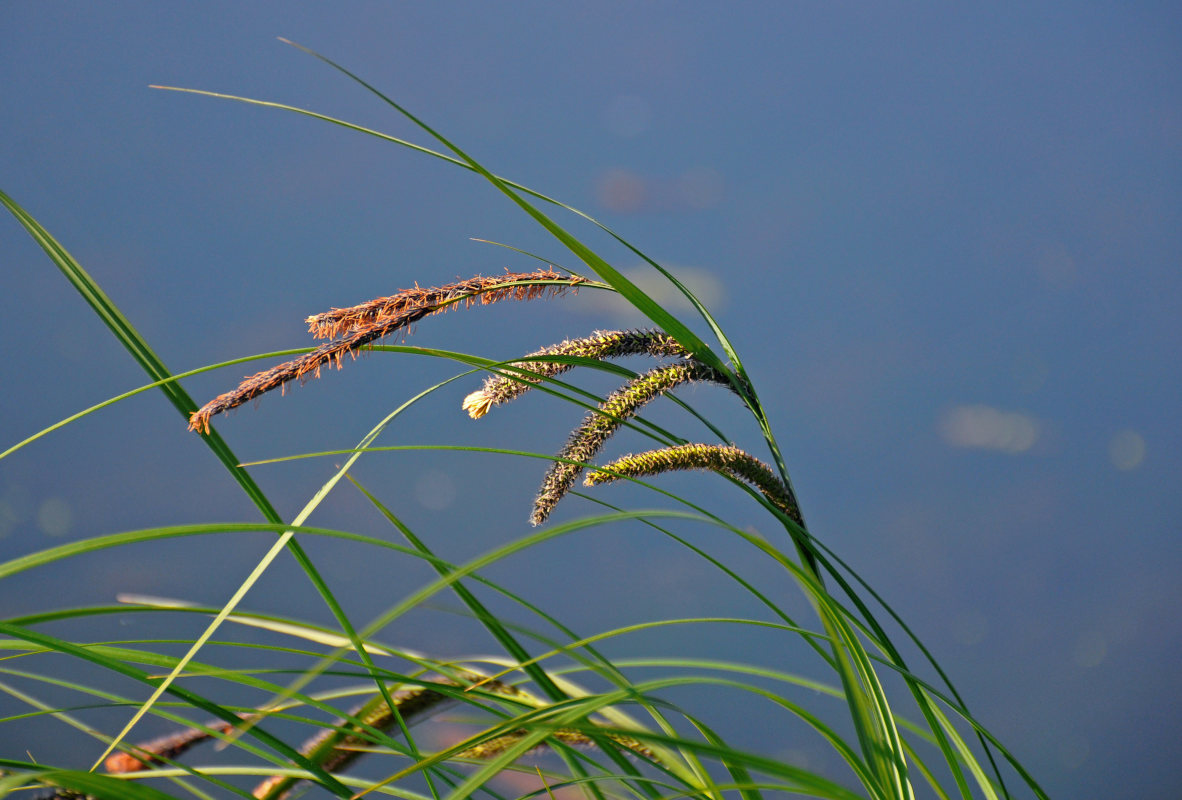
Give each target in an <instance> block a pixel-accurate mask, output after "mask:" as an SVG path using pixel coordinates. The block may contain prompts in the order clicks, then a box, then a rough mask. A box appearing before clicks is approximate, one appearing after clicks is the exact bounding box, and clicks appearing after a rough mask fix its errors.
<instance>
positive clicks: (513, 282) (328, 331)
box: [305, 268, 587, 339]
mask: <svg viewBox="0 0 1182 800" xmlns="http://www.w3.org/2000/svg"><path fill="white" fill-rule="evenodd" d="M539 281H545V283H539ZM586 282H587V279H586V278H580V277H577V276H573V275H563V274H561V273H558V272H555V271H554V270H553V269H549V268H547V269H539V270H535V271H534V272H510V273H507V274H505V275H499V276H497V277H493V278H485V277H484V276H482V275H477V276H476V277H475V278H469V279H468V280H465V281H458V282H456V283H449V284H447V285H446V286H439V287H432V288H430V289H422V288H420V287H419V286H418V285H416V286H415V288H413V289H403V290H402V291H400V292H399V293H398V294H394V295H390V296H389V297H379V298H377V299H375V300H370V301H369V302H368V303H362V304H361V305H357V306H350V307H348V308H334V309H333V310H332V311H325V312H324V313H323V314H313V315H312V316H310V317H308V318H307V319H306V320H305V322H307V323H308V331H309V332H310V333H311V334H312V335H313V336H315V337H316V338H317V339H331V338H334V337H337V336H340V335H341V334H342V333H346V332H349V331H353V330H357V329H359V328H364V327H367V326H369V325H372V324H381V323H383V322H384V321H385V320H397V319H401V318H402V317H403V316H404V315H405V314H406V313H407V312H408V311H411V310H413V309H421V310H425V311H426V313H425V314H423V315H422V316H426V315H427V314H436V313H440V312H443V311H448V310H450V309H452V308H456V307H459V306H460V305H461V304H462V305H463V306H464V307H467V306H470V305H473V304H474V303H480V304H481V305H487V304H488V303H497V302H500V301H501V300H534V299H537V298H539V297H553V296H554V295H556V294H560V293H562V292H564V291H566V290H567V289H568V288H571V287H575V286H578V285H579V284H580V283H586Z"/></svg>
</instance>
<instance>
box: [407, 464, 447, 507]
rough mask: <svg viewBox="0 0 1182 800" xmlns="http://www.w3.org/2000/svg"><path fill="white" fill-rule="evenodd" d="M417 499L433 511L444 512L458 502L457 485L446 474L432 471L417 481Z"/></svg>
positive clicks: (425, 473)
mask: <svg viewBox="0 0 1182 800" xmlns="http://www.w3.org/2000/svg"><path fill="white" fill-rule="evenodd" d="M415 499H416V500H418V501H419V505H421V506H422V507H423V508H427V509H430V510H431V511H442V510H443V509H445V508H448V507H449V506H451V504H452V503H454V502H455V500H456V484H455V481H453V480H452V479H451V476H450V475H448V474H447V473H446V472H440V471H439V470H437V469H432V470H428V471H426V472H424V473H423V474H422V475H420V476H419V479H418V480H417V481H415Z"/></svg>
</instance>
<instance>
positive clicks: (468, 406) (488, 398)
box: [464, 330, 688, 419]
mask: <svg viewBox="0 0 1182 800" xmlns="http://www.w3.org/2000/svg"><path fill="white" fill-rule="evenodd" d="M635 355H650V356H657V357H661V356H686V355H688V353H687V352H686V350H685V348H684V347H682V346H681V345H680V344H678V342H677V340H676V339H674V338H673V337H672V336H670V335H669V334H667V333H665V332H664V331H659V330H639V331H596V332H595V333H593V334H591V335H590V336H587V337H585V338H582V339H568V340H566V341H564V342H560V343H559V344H555V345H551V346H549V347H543V348H542V349H541V350H538V351H536V352H533V353H530V354H529V355H528V356H526V357H527V358H534V357H537V356H579V357H582V358H592V359H595V360H596V361H602V360H604V359H607V358H621V357H623V356H635ZM509 366H510V367H511V368H512V369H514V370H524V371H525V374H514V375H512V376H510V375H491V376H489V377H488V378H487V379H486V380H485V381H484V386H482V387H481V389H480V391H477V392H473V393H472V394H470V395H468V396H467V397H465V398H464V410H465V411H467V412H468V415H469V416H470V417H472V419H480V418H481V417H483V416H484V415H485V414H487V413H488V412H489V410H490V409H492V407H493V406H499V405H501V404H502V403H507V402H509V401H510V400H513V399H516V398H517V397H520V396H521V395H523V394H525V393H526V392H528V391H529V390H530V389H532V388H533V387H534V386H536V385H537V384H539V383H541V382H542V378H552V377H554V376H555V375H560V374H562V373H563V372H567V371H568V370H570V369H573V368H574V367H575V366H576V365H575V364H569V363H566V364H564V363H561V362H554V361H518V362H514V363H513V364H510V365H509Z"/></svg>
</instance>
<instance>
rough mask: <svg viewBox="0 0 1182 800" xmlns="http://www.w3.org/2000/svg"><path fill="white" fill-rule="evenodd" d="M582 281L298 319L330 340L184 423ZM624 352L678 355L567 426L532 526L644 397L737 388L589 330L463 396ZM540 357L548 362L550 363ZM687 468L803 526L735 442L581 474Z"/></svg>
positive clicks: (489, 399) (542, 276)
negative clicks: (459, 318)
mask: <svg viewBox="0 0 1182 800" xmlns="http://www.w3.org/2000/svg"><path fill="white" fill-rule="evenodd" d="M585 283H587V279H586V278H583V277H581V276H578V275H563V274H561V273H558V272H555V271H554V270H553V269H552V268H547V269H544V270H536V271H534V272H519V273H507V274H505V275H503V276H500V277H494V278H486V277H483V276H479V275H478V276H476V277H473V278H469V279H467V280H462V281H457V282H455V283H449V284H446V285H444V286H440V287H433V288H430V289H422V288H420V287H419V286H418V285H417V284H416V285H415V288H413V289H403V290H402V291H400V292H398V293H397V294H394V295H391V296H389V297H379V298H376V299H374V300H370V301H369V302H366V303H362V304H360V305H356V306H351V307H348V308H334V309H332V310H331V311H326V312H324V313H322V314H315V315H313V316H310V317H308V318H307V320H306V322H307V323H308V329H309V332H310V333H312V334H313V336H315V337H317V338H328V337H337V338H335V339H333V341H331V342H329V343H327V344H324V345H321V346H320V347H318V348H316V349H315V350H312V351H310V352H308V353H305V354H304V355H302V356H299V357H298V358H295V359H292V360H291V361H286V362H284V363H282V364H279V365H278V366H275V367H272V368H271V369H268V370H263V371H262V372H258V373H256V374H254V375H251V376H249V377H247V378H245V379H244V380H243V381H242V382H241V383H240V384H239V385H238V388H236V389H234V390H233V391H230V392H226V393H224V394H221V395H218V396H217V397H215V398H214V399H213V400H210V401H209V402H208V403H206V404H205V405H204V406H202V407H201V408H200V409H198V410H197V411H195V412H193V414H192V416H191V417H190V419H189V430H192V431H198V432H203V433H209V430H210V428H209V425H210V419H211V418H212V417H213V416H215V415H217V414H220V413H222V412H223V411H228V410H230V409H232V408H237V407H238V406H240V405H242V404H243V403H246V402H247V401H248V400H252V399H255V398H257V397H259V396H260V395H262V394H264V393H266V392H269V391H271V390H273V389H280V390H281V391H282V390H283V389H284V387H285V386H286V385H287V384H288V383H289V382H291V381H293V380H297V379H299V380H306V379H307V378H308V377H309V376H311V377H319V376H320V370H321V367H323V366H325V365H335V366H336V367H337V369H340V368H341V367H342V366H343V363H344V362H343V358H344V356H345V355H346V354H348V355H349V356H350V357H353V358H356V356H357V353H358V352H359V351H360V350H362V349H364V348H365V347H366V346H367V345H370V344H372V343H373V342H375V341H377V340H378V339H381V338H383V337H385V336H388V335H390V334H393V333H399V332H401V333H403V334H405V333H406V332H407V331H408V330H409V328H410V326H412V325H413V324H414V323H415V322H418V321H419V320H421V319H423V318H424V317H427V316H430V315H432V314H438V313H441V312H444V311H447V310H449V309H452V308H460V307H465V308H466V307H468V306H471V305H473V304H477V303H479V304H481V305H487V304H489V303H496V302H499V301H501V300H535V299H541V298H550V297H555V296H557V295H559V294H563V293H564V292H566V291H573V292H577V291H578V287H579V285H580V284H585ZM632 355H648V356H653V357H655V358H664V357H674V358H676V359H677V360H676V361H674V362H673V363H671V364H663V365H660V366H657V367H654V368H653V369H650V370H649V371H647V372H645V373H643V374H642V375H638V376H637V377H635V378H633V379H631V380H629V381H628V382H627V383H625V384H624V385H623V386H621V387H620V388H619V389H617V390H616V391H614V392H612V393H611V394H609V395H608V396H607V398H606V399H604V400H603V402H601V403H600V404H599V407H598V408H596V409H594V410H592V411H591V412H590V413H589V414H588V415H587V416H586V418H584V420H583V422H582V423H581V424H580V425H579V426H578V427H577V428H575V430H574V431H572V432H571V434H570V436H569V438H568V439H567V442H566V445H565V446H564V447H563V448H562V450H561V451H560V452H559V453H558V455H557V457H556V458H555V460H554V462H553V463H552V464H551V465H550V468H549V470H547V472H546V476H545V478H544V479H543V480H542V486H541V488H540V489H539V490H538V495H537V497H536V498H535V500H534V506H533V512H532V513H531V514H530V522H531V523H532V524H533V525H540V524H542V523H543V522H545V521H546V519H547V517H549V516H550V512H551V511H553V510H554V507H555V506H556V505H558V502H559V501H560V500H561V499H562V498H563V497H565V496H566V494H567V493H568V492H569V491H570V489H571V487H572V486H574V483H575V481H576V480H577V479H578V477H579V475H580V474H581V473H582V472H583V469H584V468H585V467H586V466H587V465H588V463H589V462H590V460H591V459H592V458H594V457H595V456H596V455H597V454H598V453H599V452H600V450H602V449H603V446H604V445H605V444H606V443H607V441H608V439H610V438H611V437H612V436H613V435H614V434H615V433H616V431H618V430H619V429H620V427H621V426H623V425H624V424H625V423H626V422H627V421H628V420H629V419H630V418H632V417H634V416H636V414H637V413H638V412H639V411H640V409H641V408H642V407H643V406H644V405H645V404H647V403H649V402H650V401H652V400H654V399H656V398H658V397H661V396H662V395H664V394H666V393H667V392H670V391H672V390H673V389H675V388H677V387H678V386H681V385H683V384H686V383H691V382H695V381H707V382H710V383H716V384H719V385H721V386H725V387H727V388H728V389H731V390H732V391H735V390H736V389H735V386H734V384H732V383H731V381H730V379H729V378H728V377H727V376H726V375H724V374H722V373H721V372H719V371H718V370H716V369H715V368H714V367H712V366H710V365H708V364H705V363H703V362H701V361H699V360H697V359H696V358H694V356H693V355H692V354H691V353H689V352H688V351H687V350H686V349H685V348H684V347H682V346H681V344H679V343H678V342H677V340H676V339H674V338H673V337H672V336H670V335H669V334H667V333H665V332H664V331H661V330H656V329H648V330H631V331H596V332H595V333H593V334H592V335H590V336H587V337H585V338H581V339H568V340H566V341H563V342H560V343H559V344H555V345H551V346H549V347H544V348H542V349H540V350H537V351H535V352H533V353H529V354H527V355H526V356H524V357H523V358H524V359H528V360H522V361H519V362H514V363H512V364H509V365H508V367H507V368H506V369H505V370H504V371H503V372H499V373H496V374H493V375H491V376H489V377H488V378H487V379H486V380H485V382H484V385H483V386H482V387H481V388H480V390H479V391H476V392H473V393H472V394H470V395H468V396H467V397H466V398H464V402H463V408H464V410H465V411H467V412H468V415H469V416H471V417H472V418H473V419H479V418H480V417H483V416H484V415H485V414H487V413H488V412H489V410H490V409H492V407H493V406H497V405H501V404H503V403H507V402H509V401H511V400H514V399H516V398H518V397H520V396H521V395H522V394H524V393H525V392H527V391H529V390H530V389H532V388H533V387H535V386H537V385H538V384H539V383H541V382H542V381H543V380H545V379H547V378H553V377H555V376H557V375H559V374H561V373H563V372H566V371H568V370H570V369H572V368H573V367H574V366H576V365H577V363H578V362H576V361H572V360H569V359H573V358H580V359H590V360H594V361H603V360H606V359H609V358H619V357H623V356H632ZM547 357H552V358H555V359H556V360H554V361H549V360H547ZM563 359H566V360H563ZM686 469H697V470H710V471H714V472H718V473H721V474H723V475H727V476H729V477H731V478H735V479H738V480H742V481H745V482H747V483H749V484H751V485H752V486H754V487H755V488H756V489H758V490H759V491H760V492H761V493H762V494H763V495H764V497H766V498H767V499H768V501H769V502H771V503H772V505H774V506H775V507H776V508H778V509H780V510H781V511H782V512H784V513H785V514H786V515H787V516H788V517H790V518H791V519H792V520H794V521H795V522H797V523H798V524H803V520H802V518H801V515H800V510H799V507H798V506H797V503H796V498H795V496H794V495H793V493H792V489H791V488H790V487H789V486H788V485H787V484H786V483H784V481H782V480H781V479H780V478H779V477H777V476H776V475H775V473H774V472H773V471H772V469H771V468H770V467H769V466H768V465H767V464H764V463H763V462H762V461H760V460H759V459H757V458H755V457H754V456H752V455H750V454H749V453H747V452H745V451H743V450H740V449H739V448H737V447H731V446H722V445H713V444H684V445H678V446H675V447H666V448H661V449H657V450H649V451H647V452H644V453H639V454H635V455H627V456H625V457H623V458H621V459H618V460H616V461H613V462H611V463H610V464H607V465H606V466H604V467H601V468H598V469H597V470H596V471H595V472H592V473H591V474H589V475H588V476H587V477H586V479H585V481H584V485H586V486H594V485H597V484H601V483H608V482H610V481H613V480H618V479H619V478H621V477H632V478H637V477H642V476H652V475H659V474H661V473H664V472H670V471H673V470H686Z"/></svg>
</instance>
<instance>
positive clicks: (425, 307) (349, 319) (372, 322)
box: [189, 269, 587, 433]
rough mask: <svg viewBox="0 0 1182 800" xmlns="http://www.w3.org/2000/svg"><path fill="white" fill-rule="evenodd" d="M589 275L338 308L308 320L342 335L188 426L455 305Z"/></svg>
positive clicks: (451, 287)
mask: <svg viewBox="0 0 1182 800" xmlns="http://www.w3.org/2000/svg"><path fill="white" fill-rule="evenodd" d="M586 282H587V279H586V278H582V277H579V276H574V275H563V274H561V273H558V272H555V271H554V270H553V269H543V270H536V271H534V272H510V273H506V274H505V275H500V276H497V277H491V278H486V277H483V276H479V275H478V276H476V277H474V278H469V279H467V280H463V281H457V282H455V283H449V284H446V285H444V286H439V287H432V288H429V289H423V288H420V287H419V286H417V285H416V286H415V288H413V289H403V290H402V291H400V292H398V294H395V295H391V296H389V297H379V298H377V299H375V300H370V301H369V302H368V303H362V304H361V305H358V306H351V307H349V308H334V309H332V310H331V311H326V312H324V313H323V314H316V315H314V316H311V317H308V319H307V320H306V321H307V323H308V327H309V330H310V331H311V333H312V334H313V335H315V336H316V337H317V338H327V337H332V336H339V337H340V338H337V339H335V340H334V341H331V342H328V343H327V344H323V345H321V346H320V347H317V348H316V349H315V350H312V351H311V352H308V353H305V354H304V355H302V356H300V357H298V358H294V359H292V360H291V361H286V362H284V363H282V364H279V365H278V366H275V367H272V368H271V369H267V370H263V371H262V372H258V373H255V374H254V375H251V376H249V377H247V378H245V379H243V381H242V382H241V383H240V384H239V385H238V388H236V389H234V390H233V391H230V392H226V393H225V394H220V395H218V396H217V397H215V398H214V399H213V400H210V401H209V402H208V403H206V404H205V405H204V406H202V407H201V408H200V409H198V410H197V411H194V412H193V414H192V415H190V417H189V430H191V431H198V432H201V433H209V420H210V418H211V417H213V416H214V415H215V414H220V413H222V412H223V411H229V410H230V409H232V408H236V407H238V406H240V405H242V404H243V403H245V402H247V401H248V400H252V399H254V398H256V397H258V396H260V395H262V394H265V393H266V392H269V391H271V390H272V389H282V388H283V387H285V386H286V384H287V383H289V382H290V381H293V380H296V379H297V378H298V379H300V380H306V379H307V378H308V377H316V378H318V377H320V369H321V367H323V366H325V365H326V364H327V365H333V364H335V365H336V367H337V369H340V368H341V366H342V361H341V359H342V357H343V356H344V355H345V354H346V353H347V354H349V355H350V356H351V357H353V358H356V357H357V352H358V351H359V350H361V349H362V348H363V347H365V346H366V345H369V344H372V343H373V342H375V341H377V340H378V339H381V338H383V337H385V336H389V335H390V334H392V333H396V332H398V331H403V332H405V331H407V330H408V329H409V328H410V327H411V326H412V325H414V324H415V323H416V322H418V321H419V320H421V319H423V318H424V317H427V316H430V315H432V314H439V313H442V312H444V311H448V310H450V309H452V308H461V307H463V308H466V307H468V306H471V305H473V304H476V303H479V304H481V305H487V304H489V303H496V302H500V301H501V300H536V299H539V298H545V297H554V296H555V295H559V294H562V293H563V292H565V291H567V290H568V289H570V290H573V291H578V286H579V284H583V283H586Z"/></svg>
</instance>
